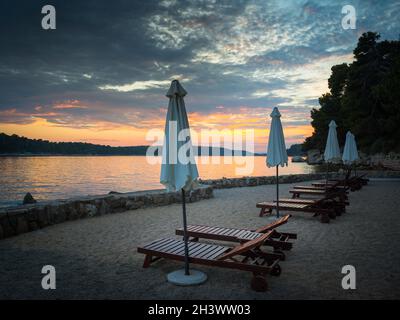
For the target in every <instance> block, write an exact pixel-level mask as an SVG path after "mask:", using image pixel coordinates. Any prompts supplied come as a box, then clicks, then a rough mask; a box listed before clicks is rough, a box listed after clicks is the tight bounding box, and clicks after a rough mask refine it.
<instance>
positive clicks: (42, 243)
mask: <svg viewBox="0 0 400 320" xmlns="http://www.w3.org/2000/svg"><path fill="white" fill-rule="evenodd" d="M292 186H293V185H291V184H286V185H282V186H281V189H280V191H281V195H282V196H285V197H287V196H288V190H289V189H290V188H291V187H292ZM214 193H215V198H214V199H210V200H203V201H200V202H197V203H192V204H188V208H187V209H188V221H189V222H190V223H201V224H209V225H220V226H227V227H246V228H255V227H258V226H261V225H264V224H266V223H268V222H269V221H270V220H271V218H268V217H263V218H260V217H258V209H257V208H256V207H255V203H256V202H258V201H261V200H266V199H272V198H273V197H274V194H275V189H274V186H258V187H247V188H235V189H225V190H215V191H214ZM349 198H350V203H351V205H350V206H349V207H348V209H347V211H348V212H347V213H346V214H344V215H343V216H341V217H338V218H337V219H336V220H332V221H331V223H330V224H322V223H320V221H319V219H318V218H313V217H312V216H311V215H310V214H301V213H299V214H295V215H294V216H293V218H292V219H291V220H290V222H289V223H288V224H286V225H285V226H283V227H281V228H280V230H282V231H288V232H296V233H297V234H298V239H297V240H295V243H294V248H293V249H292V250H291V251H290V252H289V253H288V254H287V259H286V261H283V262H281V267H282V274H281V276H280V277H271V276H269V277H268V278H267V279H268V283H269V291H267V292H263V293H258V292H254V291H252V290H251V289H250V286H249V282H250V279H251V275H250V274H249V273H246V272H240V271H235V270H226V269H219V268H211V267H202V266H200V267H196V268H198V269H199V270H202V271H204V272H206V273H207V275H208V277H209V279H208V281H207V282H206V283H205V284H203V285H201V286H196V287H187V288H183V287H177V286H174V285H172V284H170V283H168V282H167V281H166V274H167V273H168V272H170V271H174V270H176V269H177V268H180V267H181V264H180V263H177V262H172V261H166V260H160V261H158V262H156V263H155V264H153V265H152V266H151V267H150V268H147V269H143V268H142V262H143V258H144V256H143V255H141V254H138V253H137V252H136V248H137V246H138V245H140V244H146V243H147V242H149V241H151V240H154V239H156V238H160V237H170V236H172V237H174V229H175V228H176V227H179V226H181V206H180V205H179V204H174V205H170V206H166V207H158V208H148V209H140V210H135V211H128V212H124V213H119V214H113V215H105V216H102V217H96V218H91V219H84V220H79V221H71V222H66V223H63V224H60V225H55V226H52V227H49V228H46V229H42V230H38V231H35V232H31V233H27V234H23V235H20V236H18V237H14V238H8V239H4V240H1V241H0V299H32V298H44V299H60V298H61V299H104V298H106V299H152V298H154V299H399V298H400V241H399V240H400V210H399V208H400V182H399V181H397V182H395V181H371V182H370V184H369V185H368V186H366V187H364V188H363V189H362V190H361V191H358V192H353V193H351V194H350V196H349ZM47 264H50V265H53V266H54V267H55V268H56V276H57V283H56V285H57V289H56V290H43V289H42V288H41V279H42V276H43V275H42V274H41V269H42V267H43V266H44V265H47ZM348 264H350V265H353V266H354V267H355V268H356V272H357V273H356V285H357V289H356V290H343V289H342V287H341V279H342V277H343V275H342V274H341V269H342V266H344V265H348Z"/></svg>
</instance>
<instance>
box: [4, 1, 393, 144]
mask: <svg viewBox="0 0 400 320" xmlns="http://www.w3.org/2000/svg"><path fill="white" fill-rule="evenodd" d="M46 4H51V5H53V6H54V7H55V9H56V29H55V30H44V29H42V27H41V20H42V18H43V17H44V14H42V13H41V9H42V7H43V6H44V5H46ZM344 5H352V6H354V8H355V10H356V17H357V21H356V29H347V30H345V29H343V28H342V18H343V17H344V16H345V14H343V13H342V7H343V6H344ZM399 18H400V2H399V1H379V2H378V1H368V0H363V1H333V0H329V1H325V0H323V1H300V0H294V1H267V0H261V1H258V0H254V1H250V0H249V1H245V0H243V1H242V0H235V1H233V0H231V1H213V0H207V1H206V0H187V1H178V0H163V1H152V0H146V1H134V0H130V1H120V0H113V1H94V0H85V1H77V0H68V1H52V0H47V1H36V0H31V1H22V0H13V1H10V0H2V1H1V3H0V132H5V133H7V134H14V133H15V134H18V135H23V136H27V137H29V138H36V139H39V138H41V139H47V140H50V141H80V142H90V143H97V144H107V145H113V146H131V145H146V144H149V142H147V141H146V139H145V137H146V134H147V132H148V131H149V130H150V129H163V128H164V123H165V115H166V110H167V106H168V99H167V97H166V96H165V94H166V92H167V90H168V88H169V85H170V82H171V80H173V79H178V80H180V82H181V84H182V86H183V87H184V88H185V89H186V91H187V92H188V94H187V96H186V97H185V102H186V108H187V112H188V115H189V122H190V125H191V128H192V129H194V130H196V131H197V130H198V131H200V130H223V129H230V130H233V129H253V130H254V132H255V150H256V151H265V149H266V143H267V141H268V127H269V124H270V117H269V114H270V113H271V111H272V108H273V107H278V108H279V110H280V112H281V114H282V117H281V120H282V124H283V127H284V132H285V137H286V144H287V146H290V145H291V144H293V143H299V142H302V141H303V140H304V138H305V137H307V136H309V135H310V134H311V133H312V127H311V125H310V110H311V109H312V108H318V97H319V96H321V95H322V94H323V93H325V92H327V91H328V86H327V79H328V78H329V76H330V69H331V67H332V66H333V65H335V64H340V63H343V62H347V63H350V62H351V61H352V59H353V58H352V50H353V49H354V47H355V46H356V44H357V40H358V38H359V36H360V35H361V34H362V33H363V32H366V31H374V32H379V33H380V34H381V38H382V39H389V40H390V39H392V40H395V39H398V38H399V34H400V28H399V21H400V19H399Z"/></svg>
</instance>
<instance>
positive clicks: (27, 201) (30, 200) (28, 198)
mask: <svg viewBox="0 0 400 320" xmlns="http://www.w3.org/2000/svg"><path fill="white" fill-rule="evenodd" d="M36 202H37V201H36V200H35V198H34V197H33V196H32V195H31V193H30V192H28V193H27V194H26V195H25V197H24V201H23V202H22V204H31V203H36Z"/></svg>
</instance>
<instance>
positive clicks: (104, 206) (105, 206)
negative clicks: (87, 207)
mask: <svg viewBox="0 0 400 320" xmlns="http://www.w3.org/2000/svg"><path fill="white" fill-rule="evenodd" d="M109 212H110V206H109V205H108V203H107V201H105V200H102V201H101V204H100V207H99V215H103V214H107V213H109Z"/></svg>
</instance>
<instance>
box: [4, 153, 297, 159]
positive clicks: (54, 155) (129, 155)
mask: <svg viewBox="0 0 400 320" xmlns="http://www.w3.org/2000/svg"><path fill="white" fill-rule="evenodd" d="M202 156H205V157H213V155H209V156H208V155H199V156H196V157H202ZM216 156H217V157H253V156H254V157H265V156H266V155H265V154H249V155H227V156H225V155H216ZM0 157H3V158H5V157H146V155H145V154H52V153H47V154H43V153H29V154H28V153H10V154H7V153H3V154H0ZM155 157H161V156H155ZM289 157H290V156H289Z"/></svg>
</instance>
